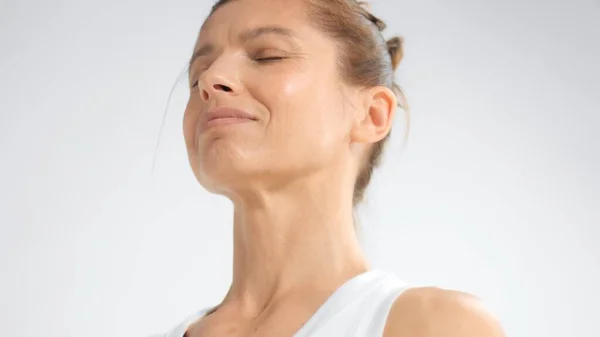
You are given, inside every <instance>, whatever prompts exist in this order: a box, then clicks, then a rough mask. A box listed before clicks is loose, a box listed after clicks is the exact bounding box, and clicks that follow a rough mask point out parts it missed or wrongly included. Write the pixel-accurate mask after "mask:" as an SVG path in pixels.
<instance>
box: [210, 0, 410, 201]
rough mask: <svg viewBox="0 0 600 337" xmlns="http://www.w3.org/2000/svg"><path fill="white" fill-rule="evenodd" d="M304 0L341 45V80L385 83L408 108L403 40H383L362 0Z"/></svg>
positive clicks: (373, 157)
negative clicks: (398, 75)
mask: <svg viewBox="0 0 600 337" xmlns="http://www.w3.org/2000/svg"><path fill="white" fill-rule="evenodd" d="M230 1H232V0H219V1H218V2H217V3H216V4H215V5H214V6H213V7H212V10H211V13H210V15H212V14H213V13H214V12H215V11H216V10H217V9H218V8H219V7H221V6H223V5H225V4H226V3H228V2H230ZM305 1H307V2H308V3H309V7H308V8H309V12H308V14H309V17H310V18H311V23H312V24H313V25H315V27H317V28H318V29H320V30H322V31H323V32H324V33H325V34H327V35H329V36H330V37H331V38H333V39H334V40H335V41H336V43H337V44H338V46H339V48H340V51H341V57H340V59H339V61H338V62H339V65H340V71H341V75H342V77H343V78H344V80H346V81H347V83H349V84H351V85H358V86H363V87H367V88H368V87H375V86H386V87H388V88H390V89H391V90H393V91H394V92H395V93H396V95H397V96H398V105H399V106H400V107H401V108H402V109H403V110H404V111H405V112H408V109H407V108H408V107H407V106H406V99H405V96H404V93H403V91H402V89H401V88H400V86H399V85H398V84H397V83H396V82H395V81H394V71H395V70H396V68H397V67H398V65H399V64H400V61H402V58H403V56H404V50H403V42H404V40H403V39H402V38H401V37H393V38H391V39H389V40H387V41H386V40H385V39H384V37H383V35H382V31H383V30H385V28H386V24H385V23H384V22H383V21H382V20H380V19H379V18H377V17H376V16H374V15H373V14H372V13H371V12H370V11H369V8H368V4H367V3H366V2H364V1H356V0H305ZM210 15H209V16H210ZM407 118H408V114H407ZM407 121H408V120H407ZM407 127H408V123H407ZM389 136H390V133H388V135H387V136H386V137H385V138H383V139H382V140H380V141H379V142H377V143H375V144H374V145H373V146H372V148H371V151H370V153H369V154H368V158H367V160H366V162H365V163H364V165H363V167H362V169H361V171H360V173H359V174H358V177H357V179H356V183H355V185H354V195H353V203H354V205H356V204H358V203H359V202H360V201H361V200H362V199H363V197H364V193H365V190H366V188H367V185H368V184H369V182H370V180H371V175H372V174H373V170H374V168H375V167H377V166H378V165H379V163H380V161H381V154H382V152H383V148H384V145H385V143H386V141H387V140H388V138H389ZM406 136H408V132H407V133H406Z"/></svg>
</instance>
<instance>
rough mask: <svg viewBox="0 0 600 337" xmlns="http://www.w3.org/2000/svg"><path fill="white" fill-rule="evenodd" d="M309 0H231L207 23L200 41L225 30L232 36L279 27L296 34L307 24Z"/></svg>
mask: <svg viewBox="0 0 600 337" xmlns="http://www.w3.org/2000/svg"><path fill="white" fill-rule="evenodd" d="M306 9H307V1H306V0H230V1H228V2H227V3H225V4H224V5H223V6H221V7H219V8H218V9H217V10H216V11H215V12H214V13H213V14H212V15H211V16H210V17H209V18H208V19H207V20H206V22H205V23H204V25H203V26H202V29H201V31H200V36H199V38H202V36H203V35H213V34H215V33H218V32H223V31H225V30H228V31H230V33H233V32H234V31H237V32H239V31H241V30H244V29H249V28H254V27H257V26H264V25H278V26H285V27H289V28H292V29H294V30H296V31H298V30H301V27H302V26H304V25H306V23H307V19H308V15H306V13H307V11H306Z"/></svg>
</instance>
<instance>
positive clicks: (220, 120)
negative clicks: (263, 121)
mask: <svg viewBox="0 0 600 337" xmlns="http://www.w3.org/2000/svg"><path fill="white" fill-rule="evenodd" d="M257 120H258V118H257V117H256V116H255V115H253V114H251V113H249V112H246V111H244V110H240V109H235V108H229V107H220V108H216V109H212V110H210V111H208V112H206V113H204V114H203V115H202V116H201V117H200V131H205V130H207V129H209V128H211V127H214V126H217V125H232V124H240V123H248V122H254V121H257Z"/></svg>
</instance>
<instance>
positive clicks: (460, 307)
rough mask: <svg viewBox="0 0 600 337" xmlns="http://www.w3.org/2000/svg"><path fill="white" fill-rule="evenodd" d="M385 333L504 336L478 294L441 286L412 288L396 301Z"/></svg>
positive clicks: (386, 335)
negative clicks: (444, 288)
mask: <svg viewBox="0 0 600 337" xmlns="http://www.w3.org/2000/svg"><path fill="white" fill-rule="evenodd" d="M383 336H384V337H400V336H401V337H505V334H504V332H503V329H502V327H501V326H500V323H499V322H498V320H497V319H496V318H495V317H494V316H493V315H492V314H491V313H489V312H488V311H487V310H486V309H485V307H484V306H483V304H482V303H481V301H480V300H479V299H477V298H476V297H474V296H472V295H469V294H466V293H462V292H458V291H451V290H443V289H439V288H414V289H409V290H407V291H406V292H405V293H403V294H402V295H401V296H399V297H398V298H397V299H396V301H395V302H394V304H393V306H392V308H391V310H390V313H389V315H388V319H387V324H386V326H385V330H384V334H383Z"/></svg>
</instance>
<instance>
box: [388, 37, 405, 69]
mask: <svg viewBox="0 0 600 337" xmlns="http://www.w3.org/2000/svg"><path fill="white" fill-rule="evenodd" d="M386 44H387V49H388V52H389V53H390V58H391V59H392V68H393V69H394V70H396V68H397V67H398V65H399V64H400V61H402V58H403V57H404V48H403V47H404V39H403V38H401V37H398V36H396V37H393V38H391V39H389V40H387V43H386Z"/></svg>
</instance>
